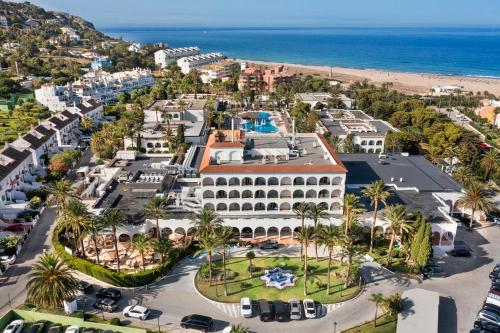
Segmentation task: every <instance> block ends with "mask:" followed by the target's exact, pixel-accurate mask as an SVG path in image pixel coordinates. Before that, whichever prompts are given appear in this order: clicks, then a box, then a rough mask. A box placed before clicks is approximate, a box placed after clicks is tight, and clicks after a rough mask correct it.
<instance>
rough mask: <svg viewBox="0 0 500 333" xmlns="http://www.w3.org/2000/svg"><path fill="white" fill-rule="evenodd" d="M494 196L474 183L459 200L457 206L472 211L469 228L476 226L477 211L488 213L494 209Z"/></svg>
mask: <svg viewBox="0 0 500 333" xmlns="http://www.w3.org/2000/svg"><path fill="white" fill-rule="evenodd" d="M491 197H492V195H491V194H490V193H489V192H488V190H486V189H485V188H484V187H482V186H481V185H480V184H479V183H476V182H473V183H471V184H470V185H469V187H468V188H467V189H466V190H465V194H464V195H463V196H462V197H460V198H459V199H458V200H457V205H458V206H459V207H462V208H465V209H467V208H468V209H470V210H471V211H472V212H471V216H470V223H469V228H472V226H473V224H474V214H475V213H476V212H477V211H481V212H484V213H488V212H490V211H491V210H492V209H493V206H494V205H493V203H492V202H491Z"/></svg>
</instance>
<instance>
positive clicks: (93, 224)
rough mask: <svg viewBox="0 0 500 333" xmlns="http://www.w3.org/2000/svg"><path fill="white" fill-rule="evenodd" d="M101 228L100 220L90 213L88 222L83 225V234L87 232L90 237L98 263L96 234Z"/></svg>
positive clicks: (98, 262)
mask: <svg viewBox="0 0 500 333" xmlns="http://www.w3.org/2000/svg"><path fill="white" fill-rule="evenodd" d="M103 228H104V226H103V224H102V222H101V220H100V219H98V218H96V217H95V216H92V215H91V216H90V218H89V220H88V223H87V224H85V225H84V234H89V235H90V239H91V240H92V243H93V244H94V251H95V256H96V260H97V264H98V265H100V264H101V261H100V258H99V249H98V248H97V235H98V234H99V233H100V232H101V231H102V229H103Z"/></svg>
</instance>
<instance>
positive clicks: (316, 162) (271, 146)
mask: <svg viewBox="0 0 500 333" xmlns="http://www.w3.org/2000/svg"><path fill="white" fill-rule="evenodd" d="M233 135H234V136H233ZM293 142H295V144H294V143H293ZM346 172H347V170H346V168H345V167H344V165H343V164H342V162H341V161H340V160H339V159H338V157H337V155H336V154H335V152H334V151H333V149H332V148H331V147H330V146H329V145H328V144H327V143H326V141H325V140H324V139H323V138H322V137H321V136H319V135H317V134H296V135H295V137H294V136H293V135H292V134H289V135H287V136H283V135H281V136H280V135H262V134H260V135H250V134H247V135H246V136H245V133H244V132H243V131H234V134H233V133H232V132H231V131H223V132H216V133H214V134H212V135H210V137H209V139H208V143H207V145H206V148H205V152H204V155H203V158H202V161H201V165H200V176H201V196H202V199H201V203H202V207H207V208H212V209H214V210H215V211H216V212H217V214H219V215H220V216H221V217H222V218H223V219H224V222H225V224H226V225H229V226H231V227H233V228H235V232H236V229H238V232H239V234H240V237H241V238H249V239H253V238H260V237H266V238H267V237H276V238H278V239H281V238H286V237H292V232H294V231H297V228H298V227H300V225H301V221H300V220H299V219H297V217H296V215H295V213H294V212H293V208H294V207H295V206H296V205H298V204H299V203H301V202H307V203H311V204H322V205H324V206H325V208H326V213H327V214H329V215H330V217H331V219H330V221H331V222H332V223H336V224H340V216H341V215H342V198H343V196H344V189H345V180H346ZM336 220H338V221H336ZM306 223H307V224H311V223H313V222H312V221H310V220H307V221H306Z"/></svg>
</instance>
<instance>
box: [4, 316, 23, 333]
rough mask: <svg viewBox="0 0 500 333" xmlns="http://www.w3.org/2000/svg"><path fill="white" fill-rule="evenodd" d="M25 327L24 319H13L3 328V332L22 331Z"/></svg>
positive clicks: (15, 332) (14, 332) (16, 332)
mask: <svg viewBox="0 0 500 333" xmlns="http://www.w3.org/2000/svg"><path fill="white" fill-rule="evenodd" d="M23 327H24V320H21V319H18V320H14V321H11V322H10V324H9V325H7V327H6V328H5V329H4V330H3V333H21V332H22V330H23Z"/></svg>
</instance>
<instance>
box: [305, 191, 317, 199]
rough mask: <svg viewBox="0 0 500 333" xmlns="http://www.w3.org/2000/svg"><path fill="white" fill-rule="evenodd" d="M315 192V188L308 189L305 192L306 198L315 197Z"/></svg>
mask: <svg viewBox="0 0 500 333" xmlns="http://www.w3.org/2000/svg"><path fill="white" fill-rule="evenodd" d="M316 197H317V194H316V191H315V190H309V191H307V192H306V198H316Z"/></svg>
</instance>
